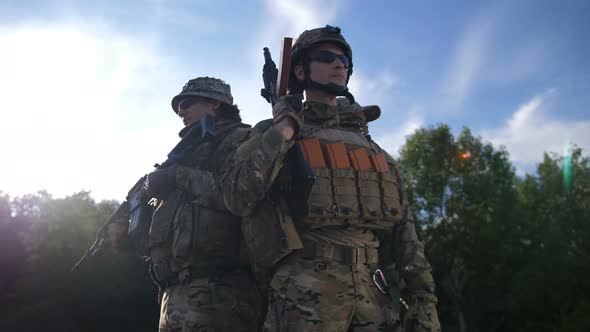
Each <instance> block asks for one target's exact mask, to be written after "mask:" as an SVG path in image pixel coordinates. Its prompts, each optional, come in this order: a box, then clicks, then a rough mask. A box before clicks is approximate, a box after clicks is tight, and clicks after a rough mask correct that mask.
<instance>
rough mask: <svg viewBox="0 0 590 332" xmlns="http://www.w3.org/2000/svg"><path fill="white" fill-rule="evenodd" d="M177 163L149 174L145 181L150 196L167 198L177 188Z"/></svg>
mask: <svg viewBox="0 0 590 332" xmlns="http://www.w3.org/2000/svg"><path fill="white" fill-rule="evenodd" d="M176 169H177V166H176V165H172V166H169V167H167V168H164V169H159V170H157V171H153V172H151V173H150V174H148V177H147V181H146V182H145V183H144V186H145V190H146V194H147V195H148V197H155V198H158V199H166V198H168V195H170V193H172V191H173V190H174V188H176Z"/></svg>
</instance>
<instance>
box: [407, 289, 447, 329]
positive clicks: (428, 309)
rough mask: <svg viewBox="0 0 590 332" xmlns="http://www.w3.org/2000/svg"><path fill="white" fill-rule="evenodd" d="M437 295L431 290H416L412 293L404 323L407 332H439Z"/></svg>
mask: <svg viewBox="0 0 590 332" xmlns="http://www.w3.org/2000/svg"><path fill="white" fill-rule="evenodd" d="M436 302H437V300H436V295H434V293H432V292H429V291H421V290H420V291H415V292H413V293H412V294H411V295H410V298H409V303H408V311H407V312H406V314H405V315H404V320H403V323H402V327H403V330H404V331H405V332H422V331H424V332H426V331H427V332H439V331H440V330H441V329H440V322H439V321H438V314H437V312H436Z"/></svg>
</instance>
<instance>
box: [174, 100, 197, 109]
mask: <svg viewBox="0 0 590 332" xmlns="http://www.w3.org/2000/svg"><path fill="white" fill-rule="evenodd" d="M199 101H201V100H200V99H199V98H184V99H183V100H181V101H180V102H179V103H178V110H179V111H180V110H183V109H187V108H189V107H191V106H193V105H194V104H196V103H198V102H199Z"/></svg>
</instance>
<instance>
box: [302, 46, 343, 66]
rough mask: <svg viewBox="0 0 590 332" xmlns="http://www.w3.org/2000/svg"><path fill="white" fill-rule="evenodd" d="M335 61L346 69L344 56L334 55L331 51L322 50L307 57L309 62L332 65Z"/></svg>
mask: <svg viewBox="0 0 590 332" xmlns="http://www.w3.org/2000/svg"><path fill="white" fill-rule="evenodd" d="M336 59H338V60H340V62H342V64H343V65H344V67H346V68H348V57H347V56H346V55H344V54H336V53H334V52H331V51H326V50H323V51H319V52H317V53H314V54H312V55H310V56H309V60H311V61H319V62H323V63H332V62H334V61H335V60H336Z"/></svg>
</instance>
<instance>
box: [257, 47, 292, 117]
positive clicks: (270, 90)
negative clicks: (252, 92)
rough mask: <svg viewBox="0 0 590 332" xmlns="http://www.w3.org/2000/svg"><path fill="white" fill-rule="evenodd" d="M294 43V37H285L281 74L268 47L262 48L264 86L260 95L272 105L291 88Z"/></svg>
mask: <svg viewBox="0 0 590 332" xmlns="http://www.w3.org/2000/svg"><path fill="white" fill-rule="evenodd" d="M292 43H293V38H289V37H285V38H283V47H282V48H281V73H280V76H279V71H278V69H277V65H276V64H275V62H274V61H273V60H272V57H271V56H270V51H269V50H268V47H265V48H263V49H262V50H263V51H264V66H263V67H262V81H263V82H264V88H263V89H261V90H260V95H261V96H262V97H263V98H264V99H266V101H268V102H269V103H270V104H271V105H272V106H274V105H275V104H276V103H277V100H278V98H279V97H282V96H284V95H286V94H287V89H288V88H289V74H290V70H291V45H292Z"/></svg>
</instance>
